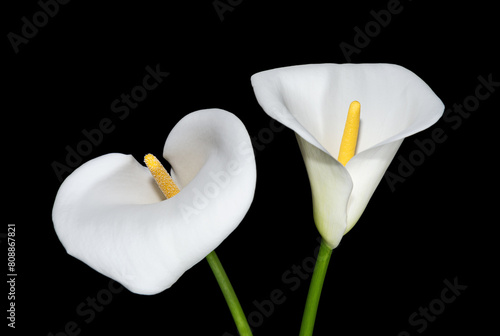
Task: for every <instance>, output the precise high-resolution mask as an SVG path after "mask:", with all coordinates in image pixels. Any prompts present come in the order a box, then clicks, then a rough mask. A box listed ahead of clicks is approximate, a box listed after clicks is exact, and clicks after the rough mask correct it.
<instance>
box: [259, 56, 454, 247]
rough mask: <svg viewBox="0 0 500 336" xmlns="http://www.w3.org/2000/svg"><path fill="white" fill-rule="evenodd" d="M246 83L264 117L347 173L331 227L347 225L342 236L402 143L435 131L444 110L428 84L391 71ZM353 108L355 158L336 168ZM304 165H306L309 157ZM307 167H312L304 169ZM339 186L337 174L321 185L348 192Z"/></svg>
mask: <svg viewBox="0 0 500 336" xmlns="http://www.w3.org/2000/svg"><path fill="white" fill-rule="evenodd" d="M251 81H252V85H253V88H254V91H255V95H256V97H257V100H258V102H259V104H260V105H261V106H262V108H263V109H264V111H265V112H266V113H267V114H269V116H271V117H272V118H275V119H276V120H278V121H280V122H281V123H283V124H284V125H285V126H288V127H289V128H291V129H292V130H294V131H295V132H296V133H297V134H298V135H299V136H300V138H302V139H304V140H305V141H307V142H308V143H309V144H311V145H312V146H314V147H316V148H319V149H320V150H322V151H323V152H325V153H326V154H327V155H328V157H329V161H330V162H329V166H330V169H335V170H338V169H345V170H347V172H348V175H349V176H350V179H351V180H352V192H350V191H349V193H350V195H348V198H349V201H348V205H347V207H346V211H347V216H346V215H345V214H339V213H337V214H332V216H333V217H332V218H331V219H330V221H331V223H339V222H340V221H341V220H342V218H344V217H346V218H347V223H346V232H347V231H349V230H350V228H352V226H354V224H355V223H356V222H357V220H358V219H359V217H360V216H361V214H362V212H363V211H364V209H365V207H366V205H367V203H368V201H369V199H370V197H371V196H372V194H373V192H374V190H375V188H376V187H377V185H378V183H379V181H380V179H381V178H382V176H383V174H384V172H385V170H386V169H387V166H388V165H389V164H390V162H391V161H392V159H393V157H394V155H395V153H396V151H397V150H398V148H399V146H400V145H401V142H402V141H403V139H404V138H405V137H407V136H410V135H412V134H415V133H417V132H419V131H421V130H423V129H425V128H427V127H429V126H431V125H432V124H434V123H435V122H436V121H437V120H438V119H439V118H440V117H441V115H442V113H443V110H444V106H443V104H442V102H441V100H440V99H439V98H438V97H437V96H436V95H435V94H434V92H433V91H432V90H431V89H430V88H429V86H428V85H427V84H425V83H424V82H423V81H422V80H421V79H420V78H419V77H417V76H416V75H415V74H414V73H412V72H411V71H409V70H407V69H405V68H403V67H401V66H398V65H393V64H311V65H300V66H291V67H285V68H278V69H273V70H268V71H263V72H260V73H257V74H255V75H253V76H252V78H251ZM354 100H357V101H359V102H360V103H361V122H360V130H359V137H358V144H357V149H356V155H355V156H354V157H353V158H352V159H351V160H350V161H349V162H348V163H347V165H346V167H345V168H339V167H338V164H339V163H338V161H337V159H336V158H337V157H338V153H339V148H340V142H341V139H342V133H343V130H344V126H345V120H346V116H347V111H348V108H349V104H350V103H351V102H352V101H354ZM301 147H303V146H301ZM304 159H305V160H306V161H307V160H310V159H309V158H308V157H307V156H304ZM308 165H311V163H307V162H306V167H307V166H308ZM310 171H311V169H309V168H308V172H309V174H308V175H309V179H310V180H311V179H317V178H315V177H312V176H311V173H310ZM338 178H340V175H339V174H335V176H333V177H331V178H329V179H325V180H324V181H323V183H325V184H327V185H328V187H324V188H331V189H333V190H335V191H334V192H336V193H345V192H346V190H347V189H346V188H338V187H337V186H338V185H339V184H341V183H339V181H336V179H338ZM311 183H312V182H311ZM313 198H314V196H313ZM316 198H318V197H316ZM342 198H345V196H343V197H342ZM324 202H331V200H330V199H328V200H325V201H324ZM330 225H334V224H330ZM320 231H321V230H320ZM323 231H324V229H323ZM338 241H340V238H339V239H338Z"/></svg>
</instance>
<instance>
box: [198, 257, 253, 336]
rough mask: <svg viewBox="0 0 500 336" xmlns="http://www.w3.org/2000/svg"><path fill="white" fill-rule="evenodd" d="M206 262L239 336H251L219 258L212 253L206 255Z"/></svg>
mask: <svg viewBox="0 0 500 336" xmlns="http://www.w3.org/2000/svg"><path fill="white" fill-rule="evenodd" d="M207 261H208V264H209V265H210V268H211V269H212V272H213V273H214V275H215V278H216V279H217V282H218V283H219V286H220V289H221V291H222V294H223V295H224V298H225V299H226V302H227V305H228V307H229V310H230V311H231V314H232V315H233V319H234V323H235V324H236V327H237V328H238V332H239V333H240V336H251V335H252V331H251V330H250V326H249V325H248V322H247V319H246V317H245V314H244V313H243V309H242V308H241V305H240V302H239V301H238V297H237V296H236V293H235V292H234V289H233V286H232V285H231V282H230V281H229V278H228V277H227V274H226V272H225V271H224V268H223V267H222V264H221V262H220V260H219V257H217V254H215V251H212V252H211V253H210V254H209V255H207Z"/></svg>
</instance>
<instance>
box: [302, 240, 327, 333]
mask: <svg viewBox="0 0 500 336" xmlns="http://www.w3.org/2000/svg"><path fill="white" fill-rule="evenodd" d="M331 256H332V250H331V249H330V248H329V247H328V246H327V245H326V244H325V242H324V241H323V240H321V246H320V248H319V252H318V257H317V259H316V265H315V266H314V272H313V276H312V279H311V284H310V287H309V293H308V294H307V300H306V307H305V309H304V315H303V317H302V325H301V327H300V334H299V335H300V336H311V335H312V333H313V330H314V321H315V320H316V312H317V311H318V304H319V298H320V296H321V289H322V288H323V282H324V280H325V275H326V271H327V269H328V264H329V262H330V257H331Z"/></svg>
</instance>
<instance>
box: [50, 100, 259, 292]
mask: <svg viewBox="0 0 500 336" xmlns="http://www.w3.org/2000/svg"><path fill="white" fill-rule="evenodd" d="M163 156H164V157H165V159H166V160H167V161H168V162H169V163H170V164H171V165H172V172H171V173H172V176H173V178H174V179H175V181H176V183H177V184H178V186H179V188H180V189H181V191H180V192H179V193H178V194H177V195H176V196H174V197H172V198H170V199H168V200H165V197H164V196H163V195H162V193H161V191H160V189H159V188H158V187H157V185H156V183H155V181H154V178H153V177H152V175H151V173H150V172H149V170H148V168H146V167H145V166H143V165H142V164H140V163H139V162H137V161H136V160H135V159H134V157H133V156H131V155H124V154H107V155H103V156H101V157H98V158H96V159H93V160H91V161H89V162H87V163H85V164H84V165H82V166H81V167H79V168H78V169H76V170H75V171H74V172H73V173H72V174H71V175H70V176H68V177H67V178H66V180H65V181H64V182H63V184H62V185H61V187H60V189H59V191H58V193H57V196H56V199H55V202H54V208H53V212H52V217H53V222H54V227H55V230H56V232H57V235H58V237H59V239H60V241H61V242H62V244H63V245H64V247H65V248H66V250H67V252H68V253H69V254H70V255H72V256H74V257H76V258H78V259H80V260H81V261H83V262H85V263H86V264H88V265H89V266H90V267H92V268H94V269H95V270H96V271H98V272H100V273H102V274H104V275H106V276H108V277H110V278H112V279H114V280H116V281H118V282H120V283H121V284H122V285H123V286H125V287H126V288H128V289H129V290H130V291H132V292H135V293H139V294H156V293H159V292H161V291H163V290H165V289H167V288H169V287H170V286H171V285H172V284H173V283H174V282H175V281H177V279H178V278H179V277H180V276H181V275H182V274H183V273H184V272H185V271H186V270H188V269H189V268H191V267H192V266H193V265H195V264H196V263H198V262H199V261H200V260H202V259H203V258H205V257H206V256H207V255H208V254H209V253H210V252H211V251H213V250H214V249H215V248H216V247H217V246H218V245H219V244H220V243H221V242H222V241H223V240H224V239H225V238H226V237H227V236H228V235H229V234H230V233H231V232H232V231H233V230H234V229H235V228H236V227H237V226H238V225H239V223H240V222H241V220H242V219H243V217H244V216H245V214H246V213H247V211H248V209H249V207H250V204H251V203H252V200H253V197H254V191H255V183H256V166H255V158H254V153H253V149H252V145H251V141H250V137H249V135H248V133H247V131H246V129H245V126H244V125H243V123H242V122H241V121H240V120H239V119H238V118H237V117H236V116H234V115H233V114H231V113H229V112H227V111H223V110H219V109H208V110H201V111H197V112H193V113H191V114H189V115H187V116H185V117H184V118H183V119H181V121H179V123H178V124H177V125H176V126H175V127H174V128H173V129H172V131H171V133H170V134H169V136H168V138H167V140H166V143H165V147H164V152H163Z"/></svg>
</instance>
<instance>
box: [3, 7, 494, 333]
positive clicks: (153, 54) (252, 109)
mask: <svg viewBox="0 0 500 336" xmlns="http://www.w3.org/2000/svg"><path fill="white" fill-rule="evenodd" d="M222 2H223V3H226V2H225V1H222ZM165 3H166V2H165ZM230 3H232V4H233V5H232V6H231V8H232V11H226V12H224V13H223V14H222V18H223V20H221V18H220V16H219V15H218V13H217V11H216V9H215V8H214V6H213V1H210V0H209V1H198V2H181V1H176V2H174V4H168V5H167V4H159V3H149V2H140V3H139V2H127V3H124V2H116V3H115V4H112V5H111V4H109V3H108V4H106V5H104V4H103V3H101V2H88V1H86V2H84V1H71V2H69V3H67V4H65V5H60V8H59V12H58V13H57V14H56V15H55V16H54V17H52V18H50V19H48V22H47V24H46V25H45V26H43V27H41V28H39V31H38V33H37V34H36V36H34V37H32V38H30V39H29V42H28V43H25V44H21V45H20V46H19V52H18V53H15V52H14V49H13V47H12V45H11V43H10V42H9V40H8V38H7V34H8V33H9V32H13V33H16V34H19V35H20V34H21V28H22V25H23V21H22V20H21V19H22V17H24V16H26V17H27V18H28V19H29V20H30V21H31V22H32V17H33V15H34V14H35V13H36V12H38V11H40V5H39V4H38V3H37V2H36V1H33V0H32V1H23V2H21V3H18V4H17V5H16V6H15V7H13V5H12V4H9V5H8V7H9V8H5V7H7V4H4V10H3V11H2V12H3V14H2V15H3V17H4V19H3V20H2V22H4V24H5V25H4V26H3V29H4V30H3V36H4V38H3V47H4V49H3V50H4V51H3V52H2V53H3V54H4V55H6V60H5V61H4V62H3V65H4V67H5V71H4V73H5V74H6V76H2V77H3V79H4V89H3V92H4V94H5V96H4V98H3V99H2V102H4V104H3V108H2V110H3V116H4V118H5V119H3V122H2V124H3V127H2V128H3V130H4V132H2V133H3V135H2V138H3V141H2V142H3V148H4V151H6V152H4V154H3V160H4V164H3V166H4V167H7V168H3V171H4V181H5V183H6V184H7V188H6V189H4V190H5V192H6V194H7V196H6V198H4V201H3V204H4V206H3V209H4V214H6V216H4V220H5V222H4V224H2V227H1V228H0V233H6V232H7V223H15V224H16V229H17V231H16V271H17V273H18V276H17V278H16V301H15V302H16V329H15V330H12V329H10V328H7V327H6V326H2V328H5V329H7V330H8V331H9V332H10V333H13V334H21V333H23V334H30V335H44V336H45V335H49V333H50V332H52V333H53V334H54V335H56V334H57V333H58V332H63V331H64V329H65V327H66V326H67V325H68V323H69V325H75V324H76V325H77V326H78V330H79V333H78V334H79V335H110V334H111V335H115V334H117V335H119V334H123V333H125V332H133V331H135V332H137V333H140V334H141V335H149V334H160V335H197V334H199V335H224V333H225V332H227V333H229V334H233V335H237V331H236V328H235V327H234V323H233V322H232V319H231V316H230V314H229V311H228V310H227V307H226V304H225V301H224V299H223V297H222V295H221V293H220V291H219V288H218V286H217V284H216V282H215V280H214V278H213V275H212V274H211V271H210V269H209V267H208V265H207V263H206V262H205V261H202V262H200V263H199V264H198V265H196V266H195V267H193V268H192V269H191V270H189V271H187V272H186V273H185V274H184V275H183V276H182V277H181V278H180V279H179V281H178V282H177V283H176V284H175V285H174V286H173V287H172V288H170V289H168V290H166V291H165V292H163V293H160V294H158V295H155V296H140V295H136V294H132V293H130V292H128V291H127V290H123V291H121V292H120V293H115V294H113V295H112V297H111V298H107V297H106V296H105V295H104V294H103V293H104V292H103V289H106V288H107V287H108V285H109V283H110V280H109V279H108V278H106V277H104V276H102V275H100V274H98V273H97V272H95V271H93V270H92V269H91V268H89V267H87V266H86V265H85V264H83V263H82V262H80V261H78V260H77V259H74V258H73V257H70V256H68V255H67V254H66V253H65V251H64V249H63V247H62V245H61V244H60V242H59V241H58V239H57V236H56V234H55V231H54V229H53V224H52V221H51V210H52V205H53V201H54V198H55V195H56V193H57V190H58V188H59V186H60V181H59V180H58V178H57V176H56V174H55V173H54V170H53V168H52V166H51V165H52V164H53V162H55V161H57V162H59V163H62V164H65V157H66V153H67V152H66V146H70V147H72V148H75V147H76V146H77V144H78V143H79V142H80V141H82V140H84V139H85V138H84V136H83V135H82V131H83V130H91V129H94V128H96V127H98V125H99V122H100V121H101V120H102V119H103V118H110V119H111V120H112V121H113V125H114V126H115V129H114V130H113V132H111V133H109V134H106V135H105V136H104V138H103V140H102V142H101V143H100V144H99V145H97V146H94V148H93V149H92V151H91V153H90V154H88V155H87V156H84V157H83V160H82V162H84V161H88V160H90V159H92V158H95V157H97V156H100V155H103V154H106V153H110V152H119V153H129V154H133V155H134V156H135V157H136V158H137V159H138V160H142V157H143V155H144V154H146V153H149V152H151V153H154V154H156V155H157V156H161V151H162V148H163V144H164V141H165V139H166V137H167V135H168V133H169V131H170V129H171V128H172V127H173V126H174V125H175V124H176V123H177V122H178V121H179V120H180V118H182V117H183V116H184V115H186V114H188V113H190V112H192V111H196V110H199V109H204V108H212V107H218V108H222V109H225V110H228V111H231V112H232V113H234V114H236V115H237V116H238V117H239V118H240V119H241V120H242V121H243V122H244V123H245V125H246V126H247V129H248V132H249V134H250V135H251V136H252V137H255V138H256V139H257V141H259V144H260V146H259V148H258V149H257V148H256V161H257V169H258V170H257V172H258V181H257V188H256V193H255V200H254V202H253V205H252V207H251V208H250V210H249V212H248V215H247V216H246V218H245V219H244V220H243V222H242V223H241V224H240V226H239V227H238V228H237V230H236V231H235V232H234V233H233V234H231V235H230V236H229V238H228V239H226V240H225V241H224V242H223V243H222V244H221V245H220V246H219V247H218V248H217V252H218V255H219V257H220V258H221V260H222V262H223V265H224V267H225V268H226V271H227V273H228V275H229V277H230V279H231V280H232V283H233V286H234V287H235V290H236V292H237V294H238V296H239V299H240V302H241V304H242V306H243V309H244V310H245V312H246V313H247V314H250V313H251V312H253V311H258V310H257V308H256V305H255V302H260V303H262V302H263V301H265V300H269V299H270V296H271V292H273V291H276V290H278V291H281V292H282V293H283V295H284V297H286V299H285V301H284V302H282V303H281V304H276V305H275V306H274V308H273V311H272V313H270V314H267V315H269V316H263V315H259V314H257V313H255V314H253V315H252V316H253V317H254V318H255V320H254V322H253V323H254V325H257V324H258V326H257V327H256V328H255V330H254V334H255V335H276V334H284V335H294V334H298V330H299V327H300V321H301V316H302V311H303V306H304V302H305V298H306V295H307V290H308V286H309V281H308V279H303V280H300V281H298V279H299V278H298V275H293V277H294V279H295V280H294V284H295V285H296V286H293V284H290V283H287V282H284V281H283V279H282V278H283V276H284V275H286V274H288V276H290V277H292V275H290V272H292V271H293V270H294V269H296V267H298V266H300V267H302V270H303V272H305V273H304V274H305V276H308V273H307V272H306V271H304V270H307V269H308V267H309V264H307V262H308V261H310V257H311V256H312V255H313V252H314V249H315V247H316V246H317V244H318V242H317V238H318V233H317V231H316V228H315V226H314V223H313V221H312V210H311V199H310V189H309V184H308V179H307V174H306V171H305V168H304V165H303V162H302V157H301V155H300V152H299V150H298V146H297V144H296V141H295V137H294V135H293V132H292V131H290V130H289V129H283V130H280V131H276V132H273V133H272V137H271V138H268V137H266V136H265V135H269V128H270V126H271V125H273V124H271V119H270V118H269V117H268V116H267V115H266V114H265V113H264V112H263V111H262V109H261V108H260V106H259V105H258V104H257V101H256V99H255V96H254V94H253V90H252V88H251V84H250V76H251V75H252V74H254V73H256V72H259V71H263V70H267V69H272V68H276V67H283V66H289V65H297V64H309V63H344V62H347V61H348V60H347V59H346V57H345V55H344V54H343V53H342V51H341V49H340V47H339V45H340V44H341V43H342V42H345V43H348V44H350V45H355V42H354V39H355V34H356V32H355V30H354V28H355V27H358V28H359V29H361V30H364V29H365V26H366V25H367V24H368V23H369V22H371V21H374V17H373V15H372V14H371V11H375V12H379V11H380V10H383V9H386V8H387V5H388V3H389V1H370V2H357V1H352V2H342V3H337V2H334V3H333V5H331V4H328V5H327V2H319V1H309V2H305V1H297V2H295V1H274V2H273V4H269V1H251V0H245V1H232V2H230ZM486 3H488V5H487V4H486ZM490 3H491V2H481V1H475V2H474V3H473V4H471V3H467V2H450V5H441V6H437V5H436V4H435V2H431V1H409V0H408V1H401V3H400V7H398V8H402V10H401V11H400V13H398V14H395V15H392V17H391V22H390V23H389V24H388V25H387V26H386V27H382V28H381V29H380V31H379V32H377V33H373V35H374V36H372V37H371V38H370V41H369V43H368V44H367V45H366V46H364V47H363V48H360V49H359V50H358V52H357V53H354V54H352V55H351V59H350V61H351V62H354V63H376V62H384V63H395V64H399V65H402V66H404V67H406V68H408V69H410V70H412V71H413V72H415V73H416V74H417V75H418V76H419V77H421V78H422V79H423V80H424V81H425V82H426V83H428V84H429V86H430V87H431V88H432V89H433V90H434V91H435V93H436V94H437V95H438V96H439V97H440V98H441V99H442V100H443V102H444V104H445V105H446V107H447V108H452V107H453V104H462V103H463V102H464V100H466V99H467V98H468V97H469V102H470V101H471V100H470V96H474V95H475V89H476V87H477V86H478V85H479V83H480V82H479V80H478V77H479V76H482V77H483V78H485V79H487V78H488V76H489V75H490V76H492V78H493V80H495V81H497V82H498V81H500V71H499V70H500V69H499V68H498V66H497V65H496V61H497V60H498V56H499V55H498V48H497V42H498V38H497V34H498V30H499V29H498V23H495V14H494V13H495V12H496V9H494V7H493V3H491V5H489V4H490ZM157 64H159V67H160V69H161V70H162V71H166V72H169V73H170V75H169V76H168V77H167V78H165V80H164V81H163V83H161V84H160V85H159V86H158V87H157V88H156V89H154V90H153V91H150V92H148V96H147V98H146V99H145V100H144V101H142V102H140V103H139V104H138V106H137V108H135V109H133V110H131V111H130V115H128V116H127V117H126V118H125V119H123V120H120V119H119V118H117V114H115V113H113V112H112V110H111V107H110V106H111V103H112V102H113V101H114V100H115V99H118V98H120V95H121V94H124V93H125V94H128V93H130V91H131V90H132V88H134V87H135V86H137V85H139V84H141V83H142V79H143V77H144V76H145V75H146V70H145V68H146V66H150V67H152V68H154V67H155V66H156V65H157ZM498 91H500V90H498V88H497V90H496V92H493V93H491V95H490V97H488V98H487V99H485V100H482V101H480V102H479V104H478V105H477V106H475V107H474V109H473V111H471V113H470V115H469V116H468V117H467V118H465V117H462V116H461V117H459V120H460V124H458V121H457V120H458V119H456V118H458V117H457V116H458V114H450V115H449V116H450V117H454V118H455V119H454V120H455V122H450V121H448V122H446V120H440V121H439V122H438V123H437V124H435V125H434V126H432V127H431V128H430V129H429V130H426V131H424V132H421V133H419V134H417V135H415V136H413V137H411V138H409V139H407V140H406V141H405V142H404V144H403V145H402V147H401V148H400V151H399V152H398V154H397V157H398V156H401V157H403V158H406V159H409V158H410V157H412V155H417V154H416V152H415V151H416V150H418V147H417V146H416V145H415V142H414V141H415V139H419V140H420V141H424V140H428V139H430V138H431V136H432V131H433V130H436V129H441V130H442V131H443V132H444V133H445V134H446V140H445V141H444V142H442V143H440V144H436V146H435V149H434V151H433V152H432V153H431V154H430V155H425V156H424V159H423V160H421V162H419V164H418V166H416V167H415V168H414V171H413V172H412V173H411V174H409V176H407V177H406V178H405V181H404V182H402V183H398V184H396V185H395V190H391V188H390V187H389V185H388V183H387V182H386V181H385V180H382V182H381V183H380V185H379V187H378V189H377V191H376V192H375V194H374V195H373V197H372V200H371V201H370V203H369V205H368V207H367V208H366V210H365V212H364V214H363V216H362V217H361V219H360V221H359V222H358V224H357V225H356V226H355V228H354V229H353V230H352V231H351V232H350V233H349V234H348V235H346V236H345V237H344V239H343V240H342V243H341V245H340V246H339V248H338V249H336V250H335V251H334V252H333V256H332V261H331V264H330V268H329V271H328V275H327V278H326V281H325V287H324V290H323V295H322V298H321V303H320V307H319V312H318V317H317V323H316V332H315V335H363V334H373V333H377V334H382V335H390V336H398V335H400V336H403V335H406V334H404V333H402V332H403V331H407V332H408V334H409V335H418V334H420V333H419V332H418V330H417V329H418V327H421V325H419V326H418V327H416V326H412V325H410V323H409V321H408V318H409V316H410V315H411V314H413V313H414V312H418V310H419V308H420V307H429V304H430V303H431V302H432V301H433V300H435V299H439V298H440V295H441V291H442V290H443V288H445V284H444V280H445V279H447V280H448V281H450V282H453V281H454V279H455V278H457V279H458V283H460V284H461V285H466V286H467V289H465V290H464V291H463V292H462V293H461V295H460V296H459V297H457V298H456V300H455V301H454V302H453V303H449V304H446V305H445V307H444V311H443V312H442V313H441V314H439V316H437V318H436V319H435V321H432V322H430V323H428V325H427V327H426V328H424V329H425V330H422V333H421V334H424V335H429V336H430V335H452V334H465V333H467V334H468V333H469V332H472V331H473V332H474V333H475V334H486V331H487V330H490V329H491V328H493V330H496V329H498V328H497V327H495V326H494V324H495V322H494V318H493V317H494V315H496V314H497V313H496V312H494V310H493V309H494V308H491V306H490V303H491V302H495V300H496V299H495V300H494V299H492V294H493V293H494V292H496V286H497V285H494V283H495V281H494V277H495V276H494V274H495V273H494V272H493V270H494V268H495V267H497V266H498V265H497V264H498V262H496V263H493V261H492V257H493V256H495V254H498V252H497V250H496V248H495V246H494V245H493V244H494V241H495V240H494V239H493V237H494V229H495V226H496V225H497V223H498V221H497V219H496V218H495V217H492V214H495V209H496V207H495V204H496V198H497V196H496V192H495V191H494V190H495V189H496V186H495V185H496V181H497V179H496V177H495V172H496V169H495V168H496V160H495V157H496V154H497V152H496V151H495V150H494V147H493V145H494V144H495V142H494V141H496V137H495V135H496V132H497V130H496V127H495V120H494V118H495V117H496V112H498V95H499V94H500V93H499V92H498ZM481 92H486V91H481ZM5 103H7V104H5ZM266 129H267V130H266ZM494 139H495V140H494ZM412 153H413V154H412ZM399 164H400V160H399V159H398V158H396V159H395V160H394V161H393V164H392V165H391V166H390V167H389V171H391V172H393V173H396V174H397V173H398V168H399ZM489 192H493V196H492V194H490V193H489ZM0 239H1V243H0V244H1V246H2V251H4V252H3V253H5V254H4V256H5V257H4V258H0V260H4V263H5V267H4V266H2V269H4V270H5V271H3V272H2V276H3V278H4V279H5V281H6V280H7V279H6V278H7V276H6V274H7V270H6V264H7V260H6V259H7V257H6V238H5V237H4V236H2V237H1V238H0ZM304 261H305V262H306V265H303V262H304ZM304 266H305V268H304ZM305 276H304V277H305ZM292 287H293V288H294V289H296V290H295V291H293V290H292ZM3 288H4V292H5V294H4V295H2V298H1V300H2V303H3V306H2V307H5V309H7V308H6V307H7V303H8V300H7V291H8V287H7V286H6V285H4V287H3ZM99 295H100V298H101V299H106V300H107V301H106V302H105V303H106V304H101V305H100V307H102V311H99V312H96V313H95V316H93V315H90V314H85V315H83V314H82V313H81V312H80V313H79V312H78V311H77V307H78V306H79V305H81V304H82V303H83V304H85V302H87V300H88V298H96V297H99ZM103 295H104V296H103ZM493 306H496V304H494V303H493ZM86 307H87V308H86V309H88V306H86ZM5 309H2V311H4V313H3V314H4V315H7V313H6V312H5ZM100 309H101V308H100ZM87 311H88V310H87ZM82 315H83V316H82ZM256 316H263V318H262V320H258V319H257V318H256ZM1 320H2V321H3V322H2V323H3V324H5V325H6V324H7V322H8V321H7V320H6V319H5V317H2V319H1ZM400 333H401V334H400ZM57 335H60V336H62V335H63V334H57ZM226 335H228V334H226Z"/></svg>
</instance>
